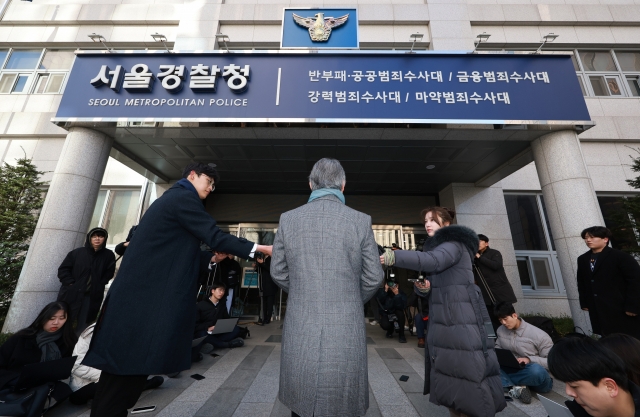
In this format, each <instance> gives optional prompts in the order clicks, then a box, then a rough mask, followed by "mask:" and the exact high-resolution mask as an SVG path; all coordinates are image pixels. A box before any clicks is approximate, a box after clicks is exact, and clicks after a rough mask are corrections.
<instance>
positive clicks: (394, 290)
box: [391, 285, 400, 295]
mask: <svg viewBox="0 0 640 417" xmlns="http://www.w3.org/2000/svg"><path fill="white" fill-rule="evenodd" d="M391 292H392V293H393V294H394V295H398V292H400V289H398V286H397V285H395V286H393V287H391Z"/></svg>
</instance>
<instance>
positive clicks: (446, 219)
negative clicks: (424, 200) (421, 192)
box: [420, 206, 456, 226]
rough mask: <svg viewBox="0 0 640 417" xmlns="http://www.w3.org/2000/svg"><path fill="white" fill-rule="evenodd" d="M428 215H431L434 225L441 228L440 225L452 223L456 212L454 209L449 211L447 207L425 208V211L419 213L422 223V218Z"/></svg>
mask: <svg viewBox="0 0 640 417" xmlns="http://www.w3.org/2000/svg"><path fill="white" fill-rule="evenodd" d="M428 213H431V215H432V216H433V218H434V220H435V221H436V223H438V224H439V225H440V226H442V223H449V224H452V223H453V219H454V218H455V217H456V211H455V210H454V209H450V208H447V207H439V206H432V207H427V208H426V209H424V210H422V211H421V212H420V216H422V221H423V222H424V218H425V217H426V216H427V214H428Z"/></svg>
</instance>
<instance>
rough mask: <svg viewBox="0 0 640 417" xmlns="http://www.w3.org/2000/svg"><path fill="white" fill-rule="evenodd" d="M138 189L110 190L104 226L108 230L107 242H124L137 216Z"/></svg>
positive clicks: (112, 243) (111, 243)
mask: <svg viewBox="0 0 640 417" xmlns="http://www.w3.org/2000/svg"><path fill="white" fill-rule="evenodd" d="M139 199H140V191H128V190H122V191H111V196H110V197H109V204H108V208H107V212H106V213H105V216H104V218H105V220H104V225H103V226H102V227H104V228H105V229H107V231H108V232H109V237H108V239H107V244H109V245H115V244H118V243H120V242H124V241H125V239H126V238H127V234H128V233H129V229H131V226H133V225H134V224H135V223H136V220H137V218H138V203H139V201H138V200H139Z"/></svg>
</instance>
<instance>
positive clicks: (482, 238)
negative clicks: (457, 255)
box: [478, 233, 489, 243]
mask: <svg viewBox="0 0 640 417" xmlns="http://www.w3.org/2000/svg"><path fill="white" fill-rule="evenodd" d="M478 240H483V241H485V242H487V243H489V238H488V237H487V236H486V235H483V234H481V233H478Z"/></svg>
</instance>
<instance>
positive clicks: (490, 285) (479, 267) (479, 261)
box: [473, 234, 518, 330]
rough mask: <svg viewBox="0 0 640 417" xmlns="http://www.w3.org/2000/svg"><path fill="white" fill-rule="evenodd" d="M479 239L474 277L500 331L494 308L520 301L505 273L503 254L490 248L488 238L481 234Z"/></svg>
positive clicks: (492, 321) (493, 322)
mask: <svg viewBox="0 0 640 417" xmlns="http://www.w3.org/2000/svg"><path fill="white" fill-rule="evenodd" d="M478 239H479V240H480V243H479V248H478V253H476V257H475V259H474V268H473V277H474V279H475V281H476V285H477V286H478V287H480V291H481V292H482V298H483V299H484V303H485V305H486V306H487V311H488V312H489V317H491V323H492V324H493V329H494V330H498V327H500V322H499V321H498V318H497V317H495V315H494V314H493V308H494V307H495V305H496V304H498V303H500V302H505V301H506V302H508V303H511V304H515V303H516V302H517V301H518V300H517V299H516V295H515V293H514V292H513V287H511V283H510V282H509V279H508V278H507V274H506V272H505V271H504V265H503V263H502V254H501V253H500V252H499V251H497V250H495V249H491V248H490V247H489V238H488V237H487V236H485V235H482V234H479V235H478Z"/></svg>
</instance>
